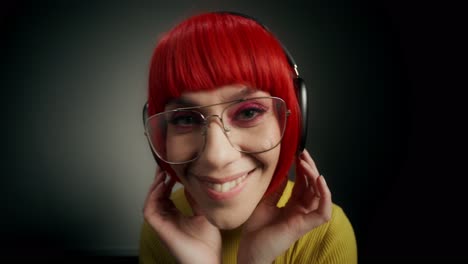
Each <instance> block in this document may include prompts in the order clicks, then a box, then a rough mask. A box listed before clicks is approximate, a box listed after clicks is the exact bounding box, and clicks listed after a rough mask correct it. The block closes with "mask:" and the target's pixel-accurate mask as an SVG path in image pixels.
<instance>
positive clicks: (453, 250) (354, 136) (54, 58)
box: [0, 0, 468, 263]
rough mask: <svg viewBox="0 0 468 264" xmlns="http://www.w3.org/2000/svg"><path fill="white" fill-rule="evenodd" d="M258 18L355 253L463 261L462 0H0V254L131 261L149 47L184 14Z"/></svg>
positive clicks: (147, 176)
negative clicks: (297, 89)
mask: <svg viewBox="0 0 468 264" xmlns="http://www.w3.org/2000/svg"><path fill="white" fill-rule="evenodd" d="M216 10H231V11H238V12H241V13H246V14H248V15H251V16H254V17H256V18H258V19H259V20H260V21H262V22H263V23H265V24H266V25H267V26H268V27H269V28H270V29H271V30H272V31H273V32H274V33H275V34H276V35H277V37H278V38H279V39H280V40H281V41H282V42H283V44H284V45H285V46H286V47H287V48H288V50H289V51H290V52H291V54H292V55H293V57H294V58H295V60H296V62H297V63H298V65H299V70H300V73H301V75H302V76H303V78H304V79H305V80H306V82H307V84H308V89H309V102H310V107H311V116H310V117H309V126H310V135H309V138H308V142H307V148H308V149H309V151H310V152H311V154H312V155H313V157H314V159H315V160H316V163H317V165H318V167H319V170H320V171H321V173H323V174H324V175H325V177H326V178H327V182H328V184H329V186H330V187H331V189H332V192H333V199H334V201H335V203H337V204H339V205H340V206H341V207H342V208H343V209H344V210H345V212H346V213H347V215H348V217H349V218H350V220H351V222H352V224H353V226H354V228H355V233H356V237H357V241H358V249H359V260H360V263H367V262H382V261H388V262H391V263H395V262H402V261H411V262H414V261H425V262H427V261H434V262H444V263H445V262H447V261H467V260H468V254H467V253H466V252H465V247H466V242H465V243H464V242H463V241H464V239H465V238H466V236H467V235H468V234H467V230H466V228H465V226H464V225H465V222H466V220H467V219H466V217H465V216H464V214H465V212H464V211H465V207H466V206H464V201H465V200H466V199H465V198H464V194H465V193H466V191H465V190H464V189H465V187H464V184H463V179H464V178H465V176H467V173H466V172H465V169H464V168H462V166H463V165H465V163H466V162H465V159H466V151H465V147H466V139H465V135H466V129H465V128H463V127H462V126H464V123H466V121H465V120H466V117H465V116H466V115H465V104H466V102H465V101H466V100H465V98H466V97H464V96H462V91H463V90H464V89H466V82H465V80H464V79H463V78H464V76H466V61H465V60H464V58H463V56H464V53H465V51H464V50H465V48H464V45H463V44H462V42H461V39H462V36H463V35H464V34H466V30H465V29H464V28H463V23H462V14H461V10H462V9H461V8H459V7H457V6H452V5H451V4H449V3H446V4H443V5H440V4H439V5H435V4H428V3H417V2H414V1H413V2H412V3H406V2H403V1H399V2H394V1H375V2H374V1H372V2H371V1H338V0H332V1H324V0H323V1H322V0H321V1H288V2H286V1H268V2H267V1H236V2H235V3H234V2H229V1H196V2H195V1H145V2H140V3H139V4H132V2H131V1H115V2H114V1H67V2H65V1H38V2H33V1H7V2H6V3H4V4H2V9H1V11H0V14H1V51H2V63H1V68H0V69H1V75H0V77H1V91H2V97H1V98H2V101H3V103H2V104H1V107H2V111H1V113H2V114H3V122H2V126H3V127H2V128H3V129H2V139H3V141H4V146H6V148H4V150H6V151H4V156H3V157H2V172H1V174H2V185H1V191H2V198H3V199H2V200H3V203H2V210H1V213H2V214H1V240H0V241H1V243H2V244H1V255H2V257H5V258H7V259H9V261H13V260H18V261H22V260H35V259H54V260H59V261H61V260H67V261H72V260H78V261H82V260H88V259H92V258H97V259H98V260H101V261H103V262H106V261H109V262H111V261H113V262H118V261H121V262H123V261H127V260H128V261H136V258H135V257H134V256H136V254H137V249H138V237H139V234H138V232H139V226H140V224H141V221H142V215H141V207H142V203H143V199H144V197H145V194H146V190H147V188H148V186H149V184H150V182H151V180H152V175H153V172H154V162H153V160H152V158H151V155H150V154H149V153H150V152H149V150H148V147H147V144H146V141H145V138H144V137H143V129H142V125H141V116H140V114H141V106H142V105H143V102H144V101H145V95H146V91H145V89H146V82H147V70H148V66H149V58H150V56H151V53H152V50H153V48H154V45H155V44H156V41H157V38H158V36H160V34H162V33H163V32H164V31H167V30H169V29H170V28H171V27H172V26H173V25H175V24H176V23H177V22H179V21H181V20H182V19H183V18H185V17H187V16H190V15H192V14H195V13H199V12H203V11H216Z"/></svg>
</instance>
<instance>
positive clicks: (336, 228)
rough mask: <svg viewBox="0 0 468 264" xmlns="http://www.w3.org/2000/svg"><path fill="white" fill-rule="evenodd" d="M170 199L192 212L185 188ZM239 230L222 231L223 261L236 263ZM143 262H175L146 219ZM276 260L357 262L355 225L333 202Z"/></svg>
mask: <svg viewBox="0 0 468 264" xmlns="http://www.w3.org/2000/svg"><path fill="white" fill-rule="evenodd" d="M293 186H294V183H293V182H291V181H290V182H288V185H287V187H286V189H285V191H284V193H283V195H282V196H281V199H280V201H279V202H278V206H279V207H282V206H284V205H285V204H286V202H287V201H288V199H289V197H290V196H291V191H292V187H293ZM171 199H172V200H173V201H174V203H175V205H176V206H177V208H179V210H180V211H181V212H182V213H183V214H186V215H191V214H192V209H191V208H190V205H189V204H188V202H187V200H186V199H185V195H184V192H183V190H182V189H179V190H177V191H176V192H174V193H173V194H172V197H171ZM240 231H241V229H240V228H237V229H235V230H229V231H222V233H221V234H222V239H223V245H222V247H223V248H222V250H223V252H222V255H223V263H225V264H227V263H237V249H238V247H239V240H240ZM140 263H145V264H149V263H176V262H175V260H174V259H173V257H172V256H171V255H170V254H169V252H168V251H167V250H166V249H165V248H164V246H163V245H162V244H161V243H160V241H159V240H158V238H157V236H156V233H155V232H154V231H153V229H152V228H151V227H150V225H149V224H148V223H146V221H145V222H144V223H143V226H142V230H141V240H140ZM274 263H277V264H283V263H327V264H328V263H337V264H338V263H339V264H355V263H357V248H356V239H355V237H354V231H353V227H352V226H351V223H350V222H349V220H348V218H347V217H346V215H345V213H344V212H343V210H342V209H341V208H340V207H339V206H337V205H335V204H333V211H332V218H331V220H330V221H329V222H327V223H325V224H323V225H321V226H319V227H317V228H315V229H313V230H312V231H310V232H309V233H307V234H305V235H304V236H303V237H302V238H300V239H299V240H298V241H296V242H295V243H294V244H292V245H291V247H290V248H289V249H288V250H287V251H286V252H284V253H283V254H282V255H281V256H279V257H277V258H276V260H275V262H274Z"/></svg>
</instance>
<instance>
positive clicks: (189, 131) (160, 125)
mask: <svg viewBox="0 0 468 264" xmlns="http://www.w3.org/2000/svg"><path fill="white" fill-rule="evenodd" d="M203 127H204V119H203V116H202V115H201V114H200V113H198V112H196V111H189V110H174V111H169V112H164V113H160V114H157V115H155V116H152V117H150V118H149V119H148V121H147V124H146V130H147V133H148V135H149V138H150V142H151V145H152V147H153V149H154V151H155V152H156V154H157V155H158V156H159V157H160V158H161V159H162V160H164V161H166V162H170V163H183V162H187V161H191V160H193V159H196V158H197V157H198V155H199V153H200V152H201V150H202V149H203V144H204V136H203Z"/></svg>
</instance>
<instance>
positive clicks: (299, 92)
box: [294, 77, 308, 155]
mask: <svg viewBox="0 0 468 264" xmlns="http://www.w3.org/2000/svg"><path fill="white" fill-rule="evenodd" d="M294 87H295V89H296V96H297V101H298V103H299V108H300V109H301V136H300V140H299V145H298V146H297V155H299V154H301V153H302V152H303V151H304V149H305V146H306V141H307V118H308V108H307V88H306V85H305V81H304V80H303V79H302V78H300V77H297V78H296V79H294Z"/></svg>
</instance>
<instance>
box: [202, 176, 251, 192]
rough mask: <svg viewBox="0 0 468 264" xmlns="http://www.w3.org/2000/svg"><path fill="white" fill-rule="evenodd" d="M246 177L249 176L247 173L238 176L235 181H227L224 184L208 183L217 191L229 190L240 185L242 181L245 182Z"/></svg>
mask: <svg viewBox="0 0 468 264" xmlns="http://www.w3.org/2000/svg"><path fill="white" fill-rule="evenodd" d="M246 177H247V174H246V175H244V176H242V177H239V178H237V179H235V180H233V181H230V182H225V183H223V184H220V183H211V182H207V183H206V185H207V186H208V187H209V188H210V189H213V190H215V191H217V192H228V191H230V190H231V189H233V188H234V187H236V186H237V185H239V184H240V183H241V182H243V181H244V180H245V178H246Z"/></svg>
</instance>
